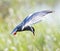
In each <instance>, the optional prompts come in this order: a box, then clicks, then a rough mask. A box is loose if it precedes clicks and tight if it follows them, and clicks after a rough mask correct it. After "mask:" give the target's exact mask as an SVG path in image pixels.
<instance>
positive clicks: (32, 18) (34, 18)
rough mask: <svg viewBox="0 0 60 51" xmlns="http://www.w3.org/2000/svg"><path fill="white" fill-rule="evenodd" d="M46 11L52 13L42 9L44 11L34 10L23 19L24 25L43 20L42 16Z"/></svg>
mask: <svg viewBox="0 0 60 51" xmlns="http://www.w3.org/2000/svg"><path fill="white" fill-rule="evenodd" d="M48 13H52V11H49V10H44V11H41V12H36V13H34V14H31V15H29V16H28V17H27V18H26V19H25V21H24V22H25V26H29V25H32V24H35V23H37V22H39V21H41V20H43V18H44V16H45V15H46V14H48Z"/></svg>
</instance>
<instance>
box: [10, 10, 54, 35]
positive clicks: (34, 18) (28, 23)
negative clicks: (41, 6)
mask: <svg viewBox="0 0 60 51" xmlns="http://www.w3.org/2000/svg"><path fill="white" fill-rule="evenodd" d="M52 12H53V11H51V10H44V11H40V12H35V13H33V14H30V15H29V16H27V17H26V18H25V19H24V20H23V21H22V22H21V23H20V24H19V25H17V26H16V27H15V28H14V29H13V31H12V32H11V34H13V35H16V33H17V32H20V31H31V32H32V33H33V35H35V33H34V32H35V29H34V27H32V25H33V24H35V23H38V22H41V21H42V20H43V18H44V16H45V15H47V14H49V13H52Z"/></svg>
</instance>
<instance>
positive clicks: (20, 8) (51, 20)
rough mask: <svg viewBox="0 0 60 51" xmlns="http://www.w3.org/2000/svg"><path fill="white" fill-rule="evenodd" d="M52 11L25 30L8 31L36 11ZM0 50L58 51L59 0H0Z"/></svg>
mask: <svg viewBox="0 0 60 51" xmlns="http://www.w3.org/2000/svg"><path fill="white" fill-rule="evenodd" d="M42 10H53V11H55V12H54V13H52V14H49V15H46V18H45V19H44V20H43V21H42V22H40V23H37V24H35V25H33V27H34V28H35V36H33V34H32V33H31V32H29V31H27V32H18V33H17V35H16V36H13V35H12V34H10V33H11V31H12V30H13V28H14V27H15V26H16V25H18V24H19V23H20V22H22V20H23V19H24V18H26V16H28V15H29V14H31V13H34V12H36V11H42ZM0 51H60V0H0Z"/></svg>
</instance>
